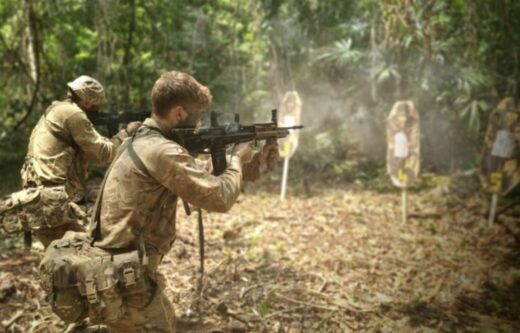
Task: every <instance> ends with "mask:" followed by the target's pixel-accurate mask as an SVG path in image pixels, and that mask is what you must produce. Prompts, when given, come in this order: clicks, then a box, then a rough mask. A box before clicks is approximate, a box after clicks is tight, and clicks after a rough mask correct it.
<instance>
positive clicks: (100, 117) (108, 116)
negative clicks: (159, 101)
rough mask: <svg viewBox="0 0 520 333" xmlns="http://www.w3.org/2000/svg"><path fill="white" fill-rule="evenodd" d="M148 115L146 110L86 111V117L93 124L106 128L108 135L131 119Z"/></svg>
mask: <svg viewBox="0 0 520 333" xmlns="http://www.w3.org/2000/svg"><path fill="white" fill-rule="evenodd" d="M149 116H150V112H147V111H123V112H119V113H108V112H99V111H94V112H87V117H88V119H89V120H90V121H91V122H92V124H94V126H96V127H97V126H102V127H104V128H106V129H107V131H108V135H109V136H113V135H115V134H117V132H118V131H119V127H120V126H121V125H126V124H128V123H131V122H132V121H143V120H145V119H146V118H148V117H149Z"/></svg>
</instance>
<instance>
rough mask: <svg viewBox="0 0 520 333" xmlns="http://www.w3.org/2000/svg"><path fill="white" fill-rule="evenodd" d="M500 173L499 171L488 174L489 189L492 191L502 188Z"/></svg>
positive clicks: (496, 191) (495, 191) (498, 190)
mask: <svg viewBox="0 0 520 333" xmlns="http://www.w3.org/2000/svg"><path fill="white" fill-rule="evenodd" d="M502 176H503V175H502V173H501V172H492V173H491V175H490V177H489V178H490V181H489V191H490V192H493V193H498V192H500V189H501V188H502Z"/></svg>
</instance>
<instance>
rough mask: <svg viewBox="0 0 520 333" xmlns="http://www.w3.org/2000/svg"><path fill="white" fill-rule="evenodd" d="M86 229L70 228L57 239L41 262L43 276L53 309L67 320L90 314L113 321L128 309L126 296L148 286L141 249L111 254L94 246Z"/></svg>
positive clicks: (102, 320)
mask: <svg viewBox="0 0 520 333" xmlns="http://www.w3.org/2000/svg"><path fill="white" fill-rule="evenodd" d="M91 242H92V239H91V238H90V237H89V236H87V234H86V233H79V232H73V231H69V232H67V233H66V234H65V236H64V237H63V238H62V239H60V240H56V241H53V242H52V243H51V244H50V245H49V247H48V248H47V251H46V252H45V256H44V258H43V260H42V262H41V263H40V278H41V283H42V287H43V289H44V290H45V291H46V292H47V295H48V301H49V303H50V304H51V306H52V309H53V311H54V312H55V313H56V314H57V315H58V316H59V317H60V318H61V319H62V320H63V321H65V322H68V323H72V322H77V321H79V320H82V319H84V318H86V317H89V318H90V320H91V322H92V323H94V324H96V323H110V322H113V321H116V320H118V319H119V318H121V317H122V315H123V314H124V312H125V306H124V302H123V300H124V298H125V297H126V296H127V295H132V294H137V293H140V292H142V291H144V290H146V288H147V279H146V276H147V272H146V270H145V268H144V267H143V266H142V265H141V261H140V257H139V254H138V251H137V250H135V251H131V252H127V253H121V254H115V255H114V254H110V253H108V252H106V251H103V250H101V249H99V248H96V247H93V246H91Z"/></svg>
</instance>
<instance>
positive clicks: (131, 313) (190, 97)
mask: <svg viewBox="0 0 520 333" xmlns="http://www.w3.org/2000/svg"><path fill="white" fill-rule="evenodd" d="M211 98H212V96H211V93H210V91H209V89H208V88H207V87H205V86H203V85H201V84H200V83H199V82H197V81H196V80H195V79H194V78H193V77H191V76H190V75H187V74H184V73H180V72H175V71H173V72H168V73H165V74H163V75H162V76H161V77H160V78H159V79H158V80H157V81H156V82H155V85H154V87H153V90H152V107H153V108H152V115H151V118H148V119H146V120H145V121H144V123H143V125H142V126H141V127H140V128H139V129H138V131H137V133H136V134H135V136H134V137H133V138H132V139H129V140H128V141H127V143H125V148H124V149H122V150H121V151H120V155H119V156H118V157H117V158H116V159H115V160H114V162H113V163H112V165H111V167H110V169H109V171H108V174H107V176H106V178H105V182H104V186H103V187H102V189H101V194H100V195H101V197H100V198H101V199H98V200H100V208H99V210H98V212H97V214H96V213H95V214H96V215H98V214H99V220H98V222H99V223H98V224H97V232H96V233H95V237H94V240H95V243H94V245H95V246H96V247H97V248H99V249H102V250H103V251H106V252H108V253H110V254H113V255H114V256H117V254H119V253H124V252H128V251H132V250H133V251H135V250H137V249H139V248H141V247H142V248H143V249H144V253H145V257H146V261H147V265H146V267H145V274H144V281H145V286H146V287H145V288H142V289H141V291H140V292H134V293H131V294H129V295H123V304H122V309H123V313H122V314H121V316H120V318H119V319H117V320H115V321H111V322H108V323H106V324H107V326H108V328H109V330H110V331H111V332H145V331H146V332H175V314H174V308H173V306H172V304H171V302H170V300H169V299H168V298H167V297H166V295H165V294H164V291H163V290H164V284H163V282H162V281H163V279H164V278H163V277H162V276H161V275H160V274H159V273H158V272H157V267H158V265H159V264H160V262H161V259H162V258H163V257H164V255H166V254H167V253H168V251H169V250H170V248H171V247H172V244H173V242H174V240H175V215H176V209H177V200H178V199H179V198H181V199H183V200H185V201H187V202H188V203H190V204H192V205H194V206H196V207H200V208H202V209H206V210H208V211H213V212H226V211H228V210H229V209H230V208H231V207H232V206H233V204H234V203H235V201H236V199H237V197H238V195H239V193H240V190H241V187H242V182H243V173H242V170H243V168H244V170H245V169H247V170H248V172H250V171H249V170H253V169H255V167H258V166H254V165H252V164H253V163H256V164H258V163H257V162H251V161H264V160H265V156H267V155H270V154H271V153H272V151H273V150H274V151H277V147H276V146H274V145H273V144H271V145H266V146H264V149H263V151H262V152H261V153H258V154H260V155H258V156H259V158H252V157H253V153H252V150H251V147H250V146H249V144H239V145H236V146H235V147H234V149H233V151H232V155H231V158H230V162H229V164H228V167H227V169H226V170H225V171H224V172H223V173H222V174H221V175H219V176H214V175H212V174H211V173H210V172H209V171H208V170H207V168H205V167H204V166H203V164H202V163H200V161H197V160H195V159H194V158H193V157H192V156H191V155H190V154H189V153H188V152H187V151H186V150H185V149H184V148H183V147H182V146H181V145H179V144H178V143H176V142H175V141H173V140H172V139H171V138H170V135H171V134H170V132H171V130H172V129H174V128H180V127H186V128H193V127H196V126H197V125H198V123H199V122H200V119H201V116H202V113H203V112H204V111H205V110H206V109H207V108H208V106H209V104H210V102H211ZM273 146H274V147H273ZM252 173H255V172H252ZM256 174H257V175H258V173H256ZM132 282H133V281H132Z"/></svg>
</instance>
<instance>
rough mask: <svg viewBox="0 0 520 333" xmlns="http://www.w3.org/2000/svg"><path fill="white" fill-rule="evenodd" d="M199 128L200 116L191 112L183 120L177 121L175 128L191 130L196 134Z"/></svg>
mask: <svg viewBox="0 0 520 333" xmlns="http://www.w3.org/2000/svg"><path fill="white" fill-rule="evenodd" d="M200 126H201V120H200V116H199V115H198V114H197V113H195V112H193V113H188V116H187V117H186V118H184V119H183V120H181V121H179V122H178V123H177V125H176V126H175V127H176V128H193V131H194V132H197V131H198V130H199V129H200Z"/></svg>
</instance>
